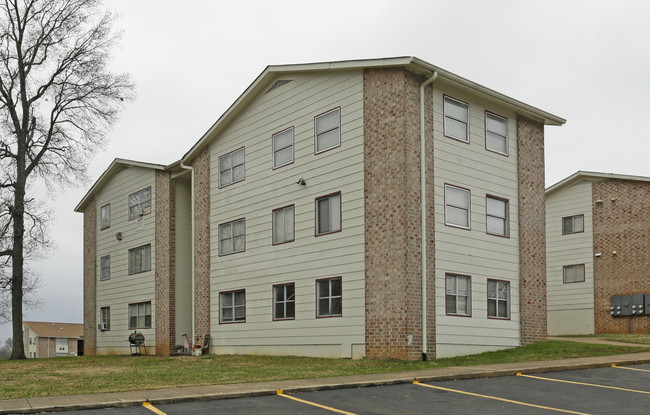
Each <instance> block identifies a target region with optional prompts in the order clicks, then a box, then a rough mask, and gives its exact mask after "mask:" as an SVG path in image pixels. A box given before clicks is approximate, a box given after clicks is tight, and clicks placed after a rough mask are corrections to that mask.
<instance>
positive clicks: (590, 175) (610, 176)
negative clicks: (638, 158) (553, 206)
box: [546, 170, 650, 196]
mask: <svg viewBox="0 0 650 415" xmlns="http://www.w3.org/2000/svg"><path fill="white" fill-rule="evenodd" d="M583 180H599V181H604V180H633V181H639V182H650V177H646V176H631V175H627V174H615V173H600V172H594V171H582V170H580V171H578V172H576V173H573V174H572V175H571V176H569V177H567V178H566V179H563V180H560V181H559V182H557V183H555V184H554V185H552V186H550V187H549V188H548V189H546V195H547V196H548V195H549V194H550V193H553V192H555V191H557V190H559V189H562V188H564V187H567V186H569V185H572V184H575V183H578V182H580V181H583Z"/></svg>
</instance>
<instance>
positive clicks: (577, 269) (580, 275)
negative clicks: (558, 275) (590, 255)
mask: <svg viewBox="0 0 650 415" xmlns="http://www.w3.org/2000/svg"><path fill="white" fill-rule="evenodd" d="M562 276H563V280H564V283H565V284H568V283H572V282H585V264H578V265H567V266H565V267H562Z"/></svg>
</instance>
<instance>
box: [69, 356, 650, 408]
mask: <svg viewBox="0 0 650 415" xmlns="http://www.w3.org/2000/svg"><path fill="white" fill-rule="evenodd" d="M649 410H650V364H645V365H637V366H626V367H609V368H601V369H587V370H576V371H565V372H553V373H544V374H538V375H526V374H523V375H518V376H508V377H497V378H482V379H469V380H459V381H445V382H433V383H421V384H418V383H410V384H401V385H391V386H380V387H367V388H352V389H336V390H327V391H318V392H309V393H299V394H292V395H285V394H282V393H280V394H278V395H274V396H261V397H253V398H242V399H224V400H215V401H206V402H189V403H177V404H169V405H155V406H142V407H136V408H116V409H102V410H91V411H76V412H75V414H80V415H83V414H88V415H90V414H92V415H99V414H102V415H108V414H140V415H146V414H152V413H157V414H169V415H173V414H197V415H198V414H200V415H203V414H228V415H239V414H332V413H339V414H358V415H362V414H427V415H430V414H450V415H455V414H470V413H477V411H479V412H478V413H481V414H484V415H490V414H498V415H509V414H533V415H534V414H550V413H566V414H591V415H597V414H616V415H627V414H647V413H648V411H649Z"/></svg>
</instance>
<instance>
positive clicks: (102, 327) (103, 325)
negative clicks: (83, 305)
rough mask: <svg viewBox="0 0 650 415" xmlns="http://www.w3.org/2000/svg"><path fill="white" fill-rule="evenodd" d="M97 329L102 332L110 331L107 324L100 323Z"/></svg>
mask: <svg viewBox="0 0 650 415" xmlns="http://www.w3.org/2000/svg"><path fill="white" fill-rule="evenodd" d="M97 328H98V329H99V330H101V331H104V330H108V328H107V327H106V323H99V324H98V325H97Z"/></svg>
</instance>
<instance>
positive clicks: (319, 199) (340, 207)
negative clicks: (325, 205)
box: [316, 192, 343, 236]
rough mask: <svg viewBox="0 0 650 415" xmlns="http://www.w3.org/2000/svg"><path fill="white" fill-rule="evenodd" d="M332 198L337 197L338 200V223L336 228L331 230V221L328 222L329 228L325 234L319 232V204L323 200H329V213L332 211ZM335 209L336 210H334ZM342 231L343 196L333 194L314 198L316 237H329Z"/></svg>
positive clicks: (337, 193)
mask: <svg viewBox="0 0 650 415" xmlns="http://www.w3.org/2000/svg"><path fill="white" fill-rule="evenodd" d="M334 197H338V200H339V206H338V212H339V221H338V228H333V227H332V226H333V225H332V221H331V220H330V221H329V226H328V230H327V231H325V232H321V231H320V225H321V224H320V210H319V207H318V205H319V202H320V201H322V200H325V199H328V200H329V202H330V203H329V206H330V212H331V211H332V210H331V209H332V200H333V199H334ZM335 209H336V208H335ZM342 230H343V196H342V195H341V192H335V193H330V194H328V195H325V196H320V197H317V198H316V236H321V235H329V234H331V233H336V232H341V231H342Z"/></svg>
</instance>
